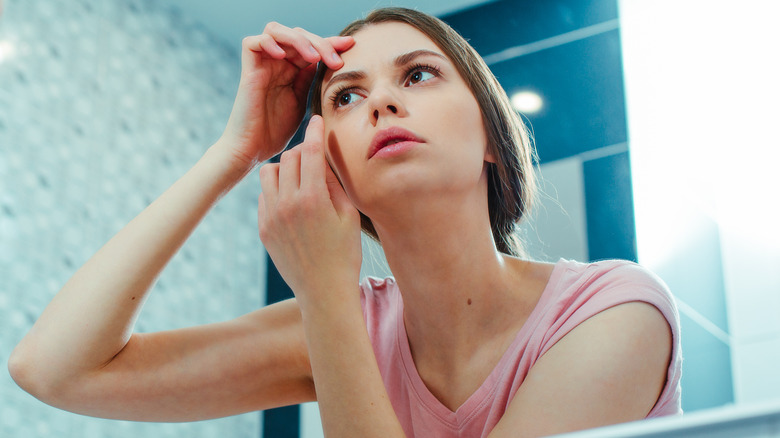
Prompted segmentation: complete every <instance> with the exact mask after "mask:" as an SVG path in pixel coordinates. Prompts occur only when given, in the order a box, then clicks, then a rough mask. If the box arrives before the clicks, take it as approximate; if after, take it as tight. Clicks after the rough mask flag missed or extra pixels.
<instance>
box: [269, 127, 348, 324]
mask: <svg viewBox="0 0 780 438" xmlns="http://www.w3.org/2000/svg"><path fill="white" fill-rule="evenodd" d="M323 135H324V126H323V122H322V118H321V117H320V116H313V117H312V118H311V121H310V122H309V126H308V128H307V129H306V136H305V139H304V141H303V143H301V144H300V145H298V146H296V147H294V148H293V149H290V150H288V151H285V152H284V153H283V154H282V156H281V159H280V161H279V163H278V164H266V165H264V166H263V167H262V168H261V169H260V182H261V184H262V187H263V193H262V195H261V196H260V202H259V208H258V223H259V228H260V238H261V239H262V241H263V243H264V244H265V247H266V250H267V251H268V254H270V256H271V258H272V259H273V261H274V264H275V265H276V267H277V269H279V272H280V273H281V275H282V277H283V278H284V279H285V281H286V282H287V284H288V285H289V286H290V287H291V288H292V290H293V292H294V293H295V295H296V298H297V299H298V302H299V304H300V305H301V308H302V310H305V309H306V308H307V307H308V305H309V304H312V303H316V304H320V305H327V304H326V303H327V302H328V300H330V299H336V300H338V298H337V297H338V296H339V293H350V294H353V295H354V291H355V288H356V287H357V284H358V281H359V276H360V262H361V257H362V255H361V247H360V215H359V214H358V211H357V209H355V207H354V206H353V205H352V203H351V201H350V200H349V198H348V197H347V195H346V193H344V189H343V188H342V187H341V185H340V184H339V181H338V179H337V178H336V176H335V175H334V173H333V171H332V170H331V168H330V166H329V165H328V163H327V161H326V160H325V153H324V147H323Z"/></svg>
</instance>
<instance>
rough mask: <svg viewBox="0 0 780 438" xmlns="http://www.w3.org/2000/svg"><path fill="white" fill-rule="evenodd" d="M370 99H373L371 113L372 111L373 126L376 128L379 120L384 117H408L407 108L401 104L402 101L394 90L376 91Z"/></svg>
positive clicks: (379, 89) (382, 89)
mask: <svg viewBox="0 0 780 438" xmlns="http://www.w3.org/2000/svg"><path fill="white" fill-rule="evenodd" d="M369 99H371V104H370V106H369V111H371V116H370V118H371V124H373V125H374V126H376V125H377V123H379V119H381V118H383V117H388V116H395V117H404V116H406V108H405V107H404V105H403V103H402V102H401V99H400V98H399V97H398V96H397V95H396V94H395V93H394V92H393V91H392V90H388V89H386V88H377V89H374V90H373V92H372V93H371V96H370V97H369Z"/></svg>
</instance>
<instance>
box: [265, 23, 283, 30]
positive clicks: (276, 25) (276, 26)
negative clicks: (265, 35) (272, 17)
mask: <svg viewBox="0 0 780 438" xmlns="http://www.w3.org/2000/svg"><path fill="white" fill-rule="evenodd" d="M281 26H282V25H281V24H279V23H277V22H276V21H269V22H268V23H266V25H265V31H266V32H272V31H274V30H276V29H279V27H281Z"/></svg>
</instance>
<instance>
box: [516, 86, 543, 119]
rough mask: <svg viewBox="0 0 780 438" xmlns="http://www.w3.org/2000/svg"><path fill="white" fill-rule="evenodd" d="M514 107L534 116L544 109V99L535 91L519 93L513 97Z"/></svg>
mask: <svg viewBox="0 0 780 438" xmlns="http://www.w3.org/2000/svg"><path fill="white" fill-rule="evenodd" d="M511 102H512V107H513V108H514V109H515V110H517V111H520V112H521V113H523V114H533V113H535V112H538V111H539V110H540V109H542V103H543V102H542V97H541V96H539V95H538V94H536V93H534V92H533V91H518V92H517V93H515V94H513V95H512V98H511Z"/></svg>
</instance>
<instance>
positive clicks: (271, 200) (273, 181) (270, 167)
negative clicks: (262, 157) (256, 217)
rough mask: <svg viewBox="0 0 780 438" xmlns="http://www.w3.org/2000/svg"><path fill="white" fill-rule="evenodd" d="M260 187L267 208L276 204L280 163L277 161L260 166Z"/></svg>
mask: <svg viewBox="0 0 780 438" xmlns="http://www.w3.org/2000/svg"><path fill="white" fill-rule="evenodd" d="M260 187H261V190H262V192H263V193H262V195H261V196H262V198H263V199H264V201H265V206H264V207H265V210H268V209H269V208H273V207H274V206H275V205H276V199H277V198H278V194H279V165H278V164H276V163H268V164H264V165H263V166H262V167H261V168H260Z"/></svg>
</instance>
